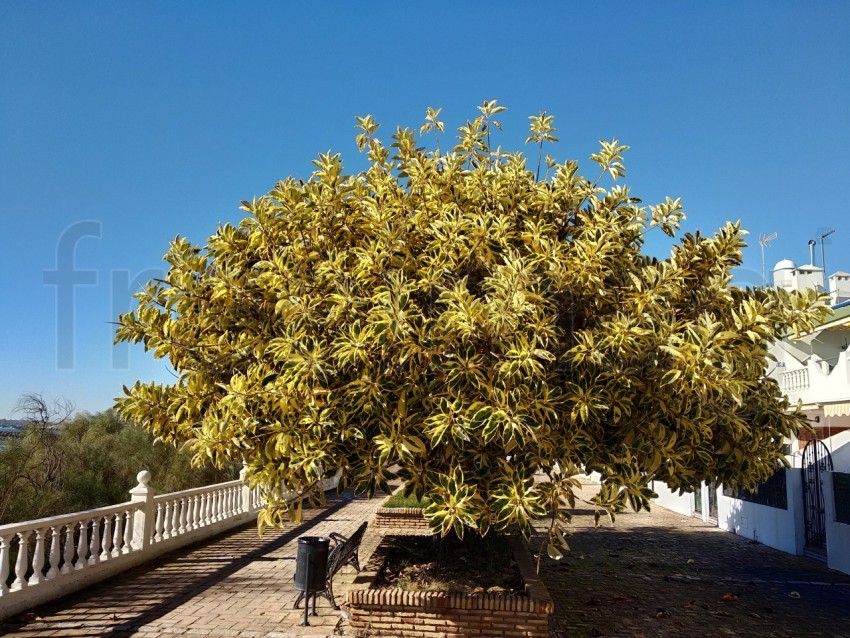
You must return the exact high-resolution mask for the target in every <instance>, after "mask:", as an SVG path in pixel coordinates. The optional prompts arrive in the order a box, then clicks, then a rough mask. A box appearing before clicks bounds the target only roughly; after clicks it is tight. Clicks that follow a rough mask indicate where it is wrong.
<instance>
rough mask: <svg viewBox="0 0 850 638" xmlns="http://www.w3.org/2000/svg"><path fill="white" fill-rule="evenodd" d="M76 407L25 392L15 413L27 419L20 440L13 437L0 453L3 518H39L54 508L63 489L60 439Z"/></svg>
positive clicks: (0, 498)
mask: <svg viewBox="0 0 850 638" xmlns="http://www.w3.org/2000/svg"><path fill="white" fill-rule="evenodd" d="M73 411H74V406H73V404H72V403H70V402H69V401H66V400H64V399H56V400H50V399H47V398H45V397H44V396H42V395H40V394H37V393H28V394H25V395H23V396H22V397H21V398H20V399H19V400H18V403H17V405H16V407H15V411H14V412H15V414H16V415H17V416H19V417H20V418H21V419H22V420H23V421H24V422H25V425H24V429H23V434H22V436H21V438H20V439H11V440H10V442H9V444H8V446H7V448H6V450H4V451H3V452H0V470H2V471H0V521H4V520H7V521H8V520H22V519H20V518H17V517H18V516H23V515H24V513H26V514H27V515H31V516H29V517H30V518H38V517H40V516H42V515H44V513H45V512H49V511H51V510H52V509H53V507H54V502H55V500H56V498H57V494H58V493H59V491H60V490H61V489H62V481H63V478H64V469H65V457H64V455H63V454H62V451H61V448H60V442H59V433H60V428H61V427H62V425H63V424H64V423H65V422H66V421H67V420H68V419H69V418H70V417H71V415H72V413H73Z"/></svg>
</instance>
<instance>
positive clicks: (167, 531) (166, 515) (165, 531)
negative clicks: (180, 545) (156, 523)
mask: <svg viewBox="0 0 850 638" xmlns="http://www.w3.org/2000/svg"><path fill="white" fill-rule="evenodd" d="M171 507H172V506H171V501H166V503H165V507H164V508H163V513H162V520H163V523H162V524H163V528H162V537H163V538H171Z"/></svg>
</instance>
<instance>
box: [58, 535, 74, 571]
mask: <svg viewBox="0 0 850 638" xmlns="http://www.w3.org/2000/svg"><path fill="white" fill-rule="evenodd" d="M73 565H74V524H73V523H68V524H67V525H66V526H65V551H64V552H63V553H62V568H61V569H60V570H59V573H61V574H68V573H70V572H71V570H72V569H73Z"/></svg>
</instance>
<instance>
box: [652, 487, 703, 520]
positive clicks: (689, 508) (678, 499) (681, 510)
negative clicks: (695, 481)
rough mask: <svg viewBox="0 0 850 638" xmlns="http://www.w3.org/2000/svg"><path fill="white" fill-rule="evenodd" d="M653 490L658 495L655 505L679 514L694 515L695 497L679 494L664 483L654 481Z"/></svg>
mask: <svg viewBox="0 0 850 638" xmlns="http://www.w3.org/2000/svg"><path fill="white" fill-rule="evenodd" d="M652 489H653V491H655V493H656V494H658V498H657V499H655V500H654V501H653V505H655V504H658V505H660V506H661V507H664V508H666V509H668V510H671V511H673V512H677V513H678V514H683V515H685V516H692V515H693V513H694V495H693V494H689V493H687V492H686V493H684V494H679V492H678V490H676V491H673V490H671V489H670V488H669V487H667V484H666V483H664V482H662V481H653V482H652Z"/></svg>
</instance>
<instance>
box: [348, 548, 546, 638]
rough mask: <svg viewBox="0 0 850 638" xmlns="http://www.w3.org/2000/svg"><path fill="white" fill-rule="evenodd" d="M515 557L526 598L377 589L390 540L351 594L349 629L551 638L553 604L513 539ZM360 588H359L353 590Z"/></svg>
mask: <svg viewBox="0 0 850 638" xmlns="http://www.w3.org/2000/svg"><path fill="white" fill-rule="evenodd" d="M511 540H512V545H513V551H514V557H515V559H516V563H517V566H518V567H519V571H520V574H521V575H522V578H523V581H524V583H525V589H526V594H527V595H524V596H521V595H516V594H475V595H472V594H446V593H440V592H410V591H401V590H397V589H376V588H373V585H374V583H375V581H376V579H377V577H378V574H379V572H380V571H381V569H382V568H383V566H384V563H385V562H386V559H387V551H388V548H389V541H388V539H384V541H382V542H381V544H380V545H379V546H378V549H376V550H375V553H374V554H373V555H372V558H371V559H370V560H369V563H368V564H367V565H366V567H365V569H364V570H363V571H362V572H361V573H360V575H359V577H358V579H357V581H356V583H362V584H364V585H366V588H363V589H352V590H351V591H349V592H348V597H347V602H346V605H347V607H348V610H349V625H350V627H351V629H352V630H353V631H354V633H355V635H356V636H363V637H365V636H396V637H398V638H442V637H451V638H458V637H460V636H505V637H517V638H518V637H519V636H524V637H526V638H528V637H531V638H547V637H548V635H549V629H548V628H549V616H550V615H551V614H552V611H553V609H554V604H553V603H552V598H551V597H550V596H549V592H548V591H547V590H546V587H545V586H544V585H543V583H542V582H541V580H540V579H539V578H538V577H537V575H536V574H535V572H534V567H533V565H532V563H531V559H530V558H529V556H528V554H527V553H526V551H525V547H524V545H523V543H522V540H520V539H519V538H513V539H511ZM356 586H357V584H355V587H356Z"/></svg>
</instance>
